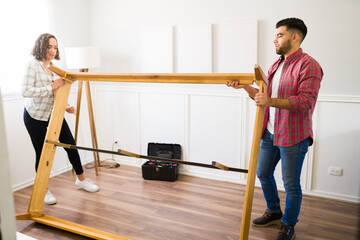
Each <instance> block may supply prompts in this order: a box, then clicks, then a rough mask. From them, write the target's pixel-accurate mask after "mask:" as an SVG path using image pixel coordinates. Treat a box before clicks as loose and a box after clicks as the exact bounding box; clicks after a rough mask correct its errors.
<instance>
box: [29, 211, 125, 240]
mask: <svg viewBox="0 0 360 240" xmlns="http://www.w3.org/2000/svg"><path fill="white" fill-rule="evenodd" d="M31 220H33V221H34V222H38V223H41V224H45V225H48V226H51V227H55V228H58V229H61V230H65V231H68V232H72V233H76V234H79V235H82V236H85V237H89V238H93V239H99V240H100V239H101V240H128V238H125V237H121V236H117V235H115V234H112V233H108V232H104V231H100V230H97V229H94V228H90V227H86V226H84V225H80V224H77V223H73V222H69V221H65V220H62V219H59V218H55V217H50V216H43V217H33V218H32V219H31Z"/></svg>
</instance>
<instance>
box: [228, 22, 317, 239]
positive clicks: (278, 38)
mask: <svg viewBox="0 0 360 240" xmlns="http://www.w3.org/2000/svg"><path fill="white" fill-rule="evenodd" d="M306 33H307V28H306V26H305V24H304V22H303V21H302V20H300V19H298V18H287V19H283V20H281V21H279V22H278V23H277V24H276V35H275V40H274V44H275V50H276V53H277V54H279V55H280V58H279V59H278V60H277V61H276V62H275V63H274V64H273V65H272V66H271V67H270V69H269V72H268V79H269V86H268V90H267V91H265V92H264V93H259V92H258V90H257V89H255V88H253V87H252V86H250V85H239V84H238V82H237V81H231V82H228V83H227V86H229V87H233V88H244V89H245V90H246V91H247V92H248V93H249V96H250V97H251V98H252V99H254V100H255V104H256V106H261V107H264V108H265V117H264V127H263V134H262V140H261V145H260V153H259V162H258V168H257V173H256V174H257V176H258V178H259V179H260V182H261V187H262V189H263V193H264V197H265V200H266V203H267V209H266V211H265V213H264V215H263V216H262V217H260V218H257V219H255V220H253V225H254V226H257V227H267V226H269V225H273V224H278V223H280V226H279V230H280V231H279V234H278V236H277V238H276V239H277V240H282V239H289V240H290V239H295V230H294V226H295V224H296V223H297V221H298V216H299V213H300V206H301V199H302V191H301V186H300V175H301V168H302V165H303V161H304V158H305V155H306V153H307V151H308V146H310V145H312V143H313V132H312V114H313V111H314V108H315V104H316V100H317V96H318V92H319V88H320V82H321V79H322V76H323V71H322V69H321V67H320V65H319V64H318V63H317V62H316V61H315V59H313V58H312V57H310V56H309V55H308V54H306V53H303V51H302V49H301V48H300V44H301V43H302V41H303V40H304V38H305V36H306ZM280 159H281V170H282V179H283V183H284V187H285V191H286V203H285V211H284V214H283V213H282V211H281V209H280V200H279V197H278V191H277V187H276V182H275V178H274V171H275V167H276V165H277V163H278V162H279V160H280Z"/></svg>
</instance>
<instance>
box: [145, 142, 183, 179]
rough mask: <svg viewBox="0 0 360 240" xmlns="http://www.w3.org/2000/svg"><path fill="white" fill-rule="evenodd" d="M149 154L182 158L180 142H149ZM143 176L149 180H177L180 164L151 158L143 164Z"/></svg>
mask: <svg viewBox="0 0 360 240" xmlns="http://www.w3.org/2000/svg"><path fill="white" fill-rule="evenodd" d="M148 156H154V157H161V158H169V159H176V160H181V146H180V145H179V144H168V143H149V144H148ZM141 168H142V176H143V178H144V179H147V180H163V181H175V180H176V179H177V178H178V174H179V164H177V163H170V162H163V161H155V160H150V161H146V162H145V163H144V164H143V165H142V167H141Z"/></svg>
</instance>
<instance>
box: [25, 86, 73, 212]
mask: <svg viewBox="0 0 360 240" xmlns="http://www.w3.org/2000/svg"><path fill="white" fill-rule="evenodd" d="M70 88H71V84H70V83H67V82H66V83H65V85H64V86H62V87H61V88H59V89H57V91H56V96H55V102H54V106H53V111H52V114H51V119H50V122H49V126H48V130H47V132H46V136H45V139H49V140H52V141H54V142H57V141H58V139H59V136H60V131H61V126H62V123H63V119H64V114H65V109H66V105H67V99H68V97H69V94H70ZM64 100H65V101H64ZM54 156H55V146H54V145H53V144H50V143H46V142H44V146H43V149H42V152H41V156H40V162H39V167H38V171H37V173H36V177H35V182H34V188H33V192H32V194H31V199H30V203H29V209H28V212H29V213H30V214H31V215H32V216H34V215H42V214H43V211H42V207H43V204H44V197H45V193H46V189H47V186H48V182H49V177H50V172H51V167H52V164H53V161H54Z"/></svg>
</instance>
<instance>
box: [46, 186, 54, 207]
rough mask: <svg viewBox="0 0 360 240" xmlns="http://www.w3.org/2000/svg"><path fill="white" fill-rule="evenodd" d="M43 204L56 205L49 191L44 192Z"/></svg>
mask: <svg viewBox="0 0 360 240" xmlns="http://www.w3.org/2000/svg"><path fill="white" fill-rule="evenodd" d="M44 203H45V204H47V205H53V204H55V203H56V198H55V197H54V195H52V194H51V192H50V190H49V189H48V190H46V193H45V198H44Z"/></svg>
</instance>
